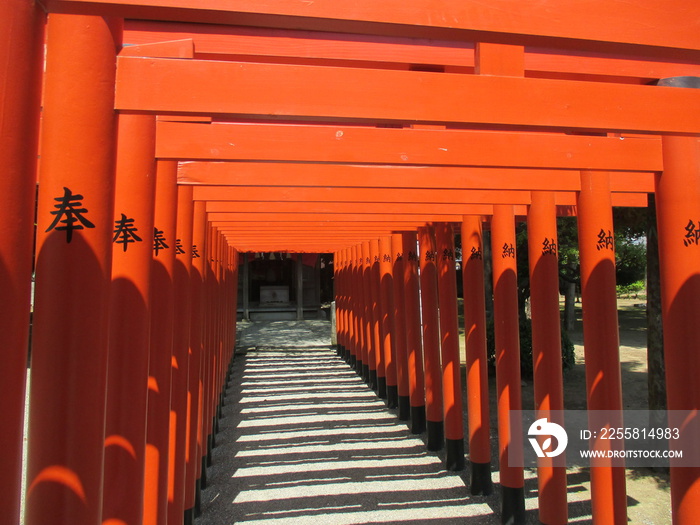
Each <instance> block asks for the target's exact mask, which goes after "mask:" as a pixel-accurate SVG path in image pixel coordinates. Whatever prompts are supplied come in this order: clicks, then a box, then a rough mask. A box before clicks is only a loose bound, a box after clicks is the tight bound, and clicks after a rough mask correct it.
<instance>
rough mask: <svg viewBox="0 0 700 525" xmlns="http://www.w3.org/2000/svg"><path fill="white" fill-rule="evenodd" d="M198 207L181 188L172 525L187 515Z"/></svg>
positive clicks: (173, 384) (176, 277)
mask: <svg viewBox="0 0 700 525" xmlns="http://www.w3.org/2000/svg"><path fill="white" fill-rule="evenodd" d="M193 218H194V203H193V201H192V186H178V188H177V223H176V237H175V271H174V277H173V283H174V288H175V295H174V299H175V318H174V319H175V323H174V327H173V328H174V330H173V357H172V361H171V367H172V370H171V378H172V381H171V399H170V468H169V481H168V523H169V524H170V525H180V524H181V523H182V520H183V516H184V513H185V508H186V507H185V471H186V456H187V435H188V421H187V419H188V402H187V398H188V391H189V381H190V377H189V366H190V359H189V352H190V320H191V315H192V314H191V303H192V290H191V286H190V284H191V277H190V273H191V269H192V232H193Z"/></svg>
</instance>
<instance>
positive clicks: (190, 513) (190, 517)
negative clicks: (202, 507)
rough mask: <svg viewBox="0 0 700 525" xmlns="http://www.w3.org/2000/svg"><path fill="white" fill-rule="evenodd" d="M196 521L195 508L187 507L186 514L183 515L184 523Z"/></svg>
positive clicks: (190, 524) (189, 524)
mask: <svg viewBox="0 0 700 525" xmlns="http://www.w3.org/2000/svg"><path fill="white" fill-rule="evenodd" d="M193 523H194V509H185V514H184V516H182V525H192V524H193Z"/></svg>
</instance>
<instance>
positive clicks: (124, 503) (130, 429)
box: [102, 114, 156, 523]
mask: <svg viewBox="0 0 700 525" xmlns="http://www.w3.org/2000/svg"><path fill="white" fill-rule="evenodd" d="M155 131H156V130H155V118H154V117H153V116H152V115H131V114H120V115H119V117H118V131H117V164H116V168H117V178H116V186H115V198H114V213H115V215H114V216H115V220H113V225H114V235H113V238H112V239H113V242H114V245H113V252H112V288H111V295H110V325H109V365H108V370H107V372H108V375H107V417H106V426H105V436H106V437H105V458H104V495H103V509H102V520H103V521H109V520H121V521H122V522H124V523H141V520H142V519H143V491H144V468H145V454H146V413H147V400H148V351H149V346H150V314H151V308H150V305H151V298H150V277H151V264H152V262H151V260H152V259H153V244H152V242H151V232H152V231H153V219H154V204H155V180H156V177H155V175H156V173H155V171H156V163H155V159H154V155H155Z"/></svg>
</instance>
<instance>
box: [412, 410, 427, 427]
mask: <svg viewBox="0 0 700 525" xmlns="http://www.w3.org/2000/svg"><path fill="white" fill-rule="evenodd" d="M423 432H425V406H423V405H421V406H419V407H411V433H412V434H422V433H423Z"/></svg>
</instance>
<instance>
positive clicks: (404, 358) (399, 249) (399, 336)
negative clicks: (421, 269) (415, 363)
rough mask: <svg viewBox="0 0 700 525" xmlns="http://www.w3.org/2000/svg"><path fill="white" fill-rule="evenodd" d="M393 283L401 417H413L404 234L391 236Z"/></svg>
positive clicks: (402, 419)
mask: <svg viewBox="0 0 700 525" xmlns="http://www.w3.org/2000/svg"><path fill="white" fill-rule="evenodd" d="M391 257H392V262H393V266H392V269H391V271H392V284H393V290H392V293H393V302H394V349H395V352H396V385H397V388H396V391H397V396H398V400H397V401H398V407H399V414H398V415H399V419H400V420H401V421H408V420H409V419H410V418H411V397H410V390H409V387H408V354H407V353H406V309H405V306H404V305H405V303H406V293H405V289H404V253H403V236H402V235H401V234H400V233H395V234H393V235H392V236H391Z"/></svg>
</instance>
